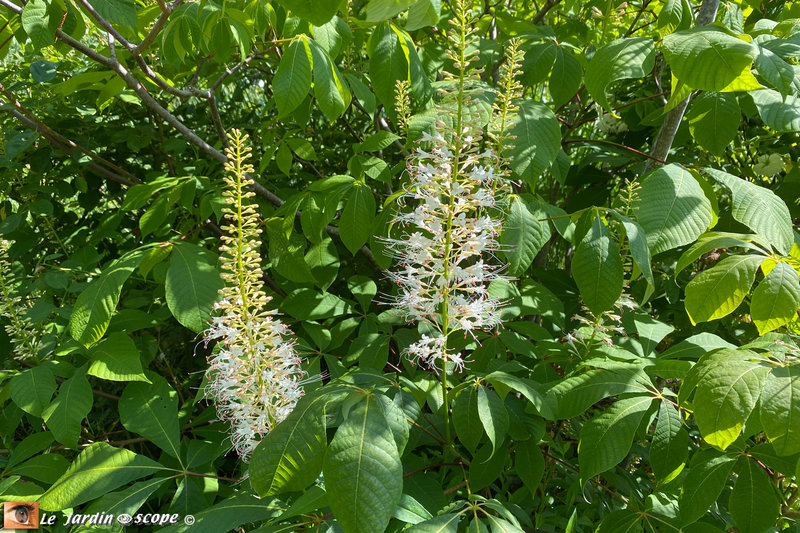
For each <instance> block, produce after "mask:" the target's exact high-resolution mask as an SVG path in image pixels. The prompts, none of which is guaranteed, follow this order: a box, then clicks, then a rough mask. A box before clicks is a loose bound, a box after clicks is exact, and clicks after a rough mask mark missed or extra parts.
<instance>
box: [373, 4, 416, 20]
mask: <svg viewBox="0 0 800 533" xmlns="http://www.w3.org/2000/svg"><path fill="white" fill-rule="evenodd" d="M414 1H415V0H370V2H369V4H367V22H381V21H383V20H387V19H390V18H392V17H394V16H395V15H397V14H398V13H400V12H402V11H405V10H406V9H408V6H410V5H411V4H413V3H414Z"/></svg>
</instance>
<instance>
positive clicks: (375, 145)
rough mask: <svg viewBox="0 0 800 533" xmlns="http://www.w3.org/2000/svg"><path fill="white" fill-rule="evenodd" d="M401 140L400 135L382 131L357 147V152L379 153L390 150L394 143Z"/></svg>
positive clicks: (370, 136)
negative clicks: (386, 149)
mask: <svg viewBox="0 0 800 533" xmlns="http://www.w3.org/2000/svg"><path fill="white" fill-rule="evenodd" d="M399 140H401V137H400V136H399V135H395V134H394V133H392V132H389V131H384V130H381V131H379V132H376V133H373V134H372V135H369V136H368V137H367V138H366V139H364V142H362V143H358V144H356V145H355V150H356V151H357V152H377V151H379V150H383V149H385V148H389V147H390V146H391V145H392V143H393V142H395V141H399Z"/></svg>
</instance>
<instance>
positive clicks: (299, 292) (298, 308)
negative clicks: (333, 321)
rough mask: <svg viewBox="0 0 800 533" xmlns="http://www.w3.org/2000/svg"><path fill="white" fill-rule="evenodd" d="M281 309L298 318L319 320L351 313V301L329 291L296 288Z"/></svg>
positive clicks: (285, 299) (284, 300)
mask: <svg viewBox="0 0 800 533" xmlns="http://www.w3.org/2000/svg"><path fill="white" fill-rule="evenodd" d="M281 309H282V310H283V311H284V312H285V313H287V314H289V315H291V316H293V317H295V318H297V319H298V320H319V319H322V318H330V317H332V316H338V315H345V314H351V313H352V312H353V308H352V306H351V305H350V303H349V302H348V301H346V300H343V299H341V298H339V297H338V296H336V295H335V294H331V293H328V292H323V293H320V292H319V291H316V290H313V289H296V290H294V291H292V292H290V293H289V294H288V295H287V296H286V298H284V299H283V302H281Z"/></svg>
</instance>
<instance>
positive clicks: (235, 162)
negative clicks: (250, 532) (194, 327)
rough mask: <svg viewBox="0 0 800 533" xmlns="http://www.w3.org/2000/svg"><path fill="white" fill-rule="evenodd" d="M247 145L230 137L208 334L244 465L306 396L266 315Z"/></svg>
mask: <svg viewBox="0 0 800 533" xmlns="http://www.w3.org/2000/svg"><path fill="white" fill-rule="evenodd" d="M246 140H247V137H246V136H244V135H242V134H241V133H240V132H239V131H238V130H233V133H232V135H229V141H230V144H231V147H230V148H229V149H228V150H227V155H228V159H229V161H228V162H227V163H226V164H225V168H226V170H227V171H228V173H227V175H226V176H225V182H226V185H227V187H226V189H225V191H224V192H223V195H224V196H225V200H226V203H227V205H226V207H225V208H224V209H223V211H224V212H225V214H226V215H227V216H228V217H229V221H230V222H229V224H228V225H226V226H223V228H222V229H223V230H224V231H225V235H223V236H222V242H223V245H222V246H221V248H220V251H221V252H222V254H221V256H220V261H221V265H222V279H223V280H225V287H223V289H222V290H220V293H221V295H222V299H221V300H220V301H219V302H218V303H216V304H215V306H214V307H215V309H216V310H217V312H218V313H219V314H218V316H215V317H214V318H213V319H212V324H211V327H210V328H209V329H208V330H206V331H205V333H204V337H205V341H206V342H209V341H211V340H215V341H217V347H216V352H215V353H214V354H213V355H212V356H211V357H209V360H208V363H209V368H208V371H207V372H206V376H207V377H208V389H207V393H208V394H209V396H212V397H213V398H214V403H215V404H216V406H217V413H218V414H219V417H220V418H221V419H222V420H225V421H228V422H230V424H231V443H232V444H233V447H234V448H235V449H236V451H237V452H238V454H239V455H240V456H241V458H242V459H243V460H244V461H247V460H248V458H249V456H250V453H251V452H252V451H253V449H254V448H255V447H256V445H257V444H258V442H259V440H260V439H261V438H263V437H264V435H266V434H267V433H268V432H269V431H270V429H272V427H273V426H274V425H275V424H277V423H278V422H280V421H281V420H283V419H284V418H286V417H287V416H288V415H289V413H291V412H292V410H293V409H294V406H295V405H296V404H297V401H298V400H299V399H300V397H301V396H302V395H303V389H302V378H303V376H304V375H305V372H304V371H303V370H302V368H301V366H300V364H301V359H300V357H299V356H298V355H297V352H296V351H295V348H294V343H293V342H291V341H290V340H289V339H287V338H286V336H287V335H288V334H290V333H291V332H290V331H289V328H287V327H286V326H285V325H284V324H283V323H282V322H281V321H280V320H279V319H278V318H277V317H276V316H275V315H276V311H275V310H273V309H269V307H268V304H269V302H270V299H271V298H270V297H268V296H267V295H266V294H265V293H264V291H263V290H262V289H261V285H262V281H261V278H262V276H263V272H262V270H261V255H260V254H259V249H260V248H261V241H260V239H259V234H260V233H261V229H260V227H259V225H260V220H259V215H258V211H257V209H256V207H257V206H256V205H255V204H253V203H252V202H250V201H248V198H249V197H251V196H253V192H251V191H250V190H249V189H248V186H249V185H250V183H251V180H250V179H249V178H248V177H247V173H248V172H252V171H253V167H252V166H250V165H249V164H247V163H246V160H247V159H248V158H249V157H250V151H249V149H248V148H247V147H246Z"/></svg>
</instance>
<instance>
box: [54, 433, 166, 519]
mask: <svg viewBox="0 0 800 533" xmlns="http://www.w3.org/2000/svg"><path fill="white" fill-rule="evenodd" d="M161 470H166V468H165V467H163V466H161V465H160V464H159V463H157V462H155V461H153V460H152V459H149V458H147V457H145V456H143V455H137V454H135V453H133V452H132V451H130V450H126V449H124V448H115V447H113V446H111V445H110V444H106V443H105V442H95V443H94V444H92V445H90V446H89V447H88V448H86V449H85V450H83V451H82V452H81V453H80V454H79V455H78V457H76V458H75V460H74V461H73V463H72V465H71V466H70V467H69V469H68V470H67V471H66V472H65V473H64V475H63V476H61V478H59V479H58V481H56V482H55V483H54V484H53V486H51V487H50V488H49V489H48V490H47V492H45V493H44V494H43V495H42V497H41V498H39V507H40V508H41V509H42V510H44V511H60V510H61V509H67V508H69V507H75V506H77V505H80V504H82V503H85V502H88V501H90V500H93V499H95V498H97V497H99V496H102V495H103V494H106V493H108V492H111V491H112V490H114V489H116V488H117V487H121V486H122V485H125V484H127V483H129V482H131V481H133V480H134V479H139V478H140V477H144V476H148V475H150V474H154V473H156V472H158V471H161Z"/></svg>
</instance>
